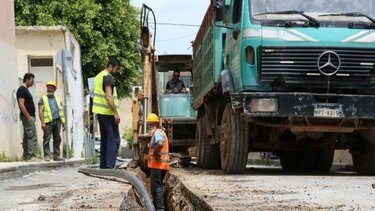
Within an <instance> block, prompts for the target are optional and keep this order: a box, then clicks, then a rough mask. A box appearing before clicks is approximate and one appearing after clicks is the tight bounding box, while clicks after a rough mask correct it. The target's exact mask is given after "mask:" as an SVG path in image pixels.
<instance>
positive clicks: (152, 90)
mask: <svg viewBox="0 0 375 211" xmlns="http://www.w3.org/2000/svg"><path fill="white" fill-rule="evenodd" d="M149 20H151V21H149ZM150 23H153V25H152V26H150V25H149V24H150ZM140 31H141V35H140V45H141V59H142V60H141V62H142V64H141V67H142V73H143V78H142V90H141V91H140V92H139V93H135V94H137V95H140V94H141V93H142V95H143V96H142V97H140V98H138V99H139V100H137V99H135V100H134V101H133V106H132V112H133V114H132V115H133V125H132V127H133V146H132V147H133V148H132V152H133V160H132V162H131V164H130V165H131V167H136V166H140V167H141V168H142V170H147V158H148V157H147V153H148V144H149V142H150V139H151V135H150V134H148V133H147V126H146V117H147V114H149V113H155V114H156V115H158V116H159V117H160V119H161V121H160V124H161V125H160V126H161V127H162V128H163V129H164V130H165V132H166V134H167V136H168V139H169V145H170V146H169V149H170V153H178V154H179V155H180V156H183V157H188V156H189V148H190V147H194V146H195V129H196V112H195V111H194V110H193V107H192V106H191V104H192V95H191V91H192V85H191V72H192V56H191V55H159V56H157V55H155V36H156V18H155V14H154V12H153V11H152V9H151V8H150V7H148V6H147V5H145V4H143V7H142V10H141V19H140ZM174 71H178V72H180V76H181V77H180V80H182V81H183V82H184V84H185V87H186V92H184V93H174V94H167V93H166V92H165V88H166V84H167V82H168V80H169V79H170V78H171V76H172V74H173V72H174Z"/></svg>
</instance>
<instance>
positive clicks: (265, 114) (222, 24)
mask: <svg viewBox="0 0 375 211" xmlns="http://www.w3.org/2000/svg"><path fill="white" fill-rule="evenodd" d="M374 6H375V1H374V0H361V1H356V2H353V1H349V0H342V1H336V0H334V1H321V0H311V1H303V0H287V1H283V2H282V3H280V1H278V0H216V1H214V5H212V7H213V8H214V9H212V7H211V8H209V9H208V11H207V13H206V16H205V19H204V20H203V22H202V26H201V29H200V30H199V32H198V35H197V37H196V40H195V43H194V44H193V54H194V55H193V57H194V65H195V66H194V68H193V76H194V77H196V78H195V80H193V82H194V86H195V87H196V89H195V90H194V100H193V105H194V108H195V109H197V110H198V124H204V125H205V128H204V130H200V131H197V137H199V138H200V140H198V145H199V146H198V155H201V157H200V158H198V163H202V162H203V164H202V165H201V166H203V167H204V166H206V167H208V168H216V167H217V165H215V163H218V162H216V161H215V162H209V161H208V160H217V159H218V157H219V159H220V162H219V163H221V168H222V169H223V170H224V172H226V173H237V172H241V171H242V170H243V169H244V168H245V166H246V161H247V154H248V152H250V151H251V152H258V151H261V152H262V151H276V152H278V154H279V155H280V160H281V164H282V166H283V168H284V169H287V170H316V171H327V170H329V169H330V167H331V165H332V159H333V153H334V150H335V149H350V151H351V153H352V157H353V163H354V168H355V169H356V170H357V172H359V173H370V174H375V133H374V132H375V131H374V130H373V127H374V124H375V112H374V111H373V106H374V105H375V95H374V94H375V80H374V79H375V66H374V65H375V63H374V61H375V60H374V59H375V42H374V41H375V39H374V37H375V20H374V18H375V10H374V9H373V8H374ZM207 46H208V47H209V48H212V49H213V50H212V53H211V51H207V50H204V49H207ZM207 52H208V53H207ZM208 54H210V55H211V57H208V56H207V55H208ZM207 58H212V59H211V62H212V65H211V64H210V65H208V66H209V68H207V67H205V65H201V66H200V65H199V64H200V61H201V60H204V59H207ZM206 64H207V62H206ZM206 66H207V65H206ZM205 81H208V82H205ZM243 149H247V150H243ZM212 152H215V153H212ZM212 154H216V155H212ZM205 155H209V157H210V158H207V156H205ZM207 163H208V164H207Z"/></svg>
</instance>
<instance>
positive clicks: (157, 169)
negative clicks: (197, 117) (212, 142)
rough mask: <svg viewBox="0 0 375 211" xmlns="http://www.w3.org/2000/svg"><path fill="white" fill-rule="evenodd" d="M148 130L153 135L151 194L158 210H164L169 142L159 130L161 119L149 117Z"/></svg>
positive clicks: (149, 157)
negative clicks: (164, 186)
mask: <svg viewBox="0 0 375 211" xmlns="http://www.w3.org/2000/svg"><path fill="white" fill-rule="evenodd" d="M146 122H147V129H148V132H149V134H151V135H152V137H151V140H150V144H149V146H150V149H149V152H148V165H147V166H148V168H149V169H150V181H151V194H152V198H153V199H154V206H155V209H156V210H164V189H163V180H164V177H165V175H166V173H167V172H168V171H169V162H170V161H169V155H168V152H169V146H168V145H169V142H168V137H167V135H166V134H165V132H164V131H163V130H162V129H159V117H158V116H157V115H156V114H154V113H150V114H148V115H147V119H146Z"/></svg>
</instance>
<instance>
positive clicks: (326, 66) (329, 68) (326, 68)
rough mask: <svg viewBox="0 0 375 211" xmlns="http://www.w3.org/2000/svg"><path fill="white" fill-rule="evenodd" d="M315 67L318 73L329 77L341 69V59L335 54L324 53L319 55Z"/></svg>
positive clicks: (330, 52)
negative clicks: (316, 66)
mask: <svg viewBox="0 0 375 211" xmlns="http://www.w3.org/2000/svg"><path fill="white" fill-rule="evenodd" d="M317 65H318V70H319V72H321V73H322V74H323V75H326V76H331V75H333V74H335V73H337V71H339V69H340V67H341V59H340V56H339V55H338V54H337V53H336V52H334V51H325V52H323V53H322V54H320V56H319V58H318V61H317Z"/></svg>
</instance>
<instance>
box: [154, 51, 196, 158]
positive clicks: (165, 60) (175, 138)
mask: <svg viewBox="0 0 375 211" xmlns="http://www.w3.org/2000/svg"><path fill="white" fill-rule="evenodd" d="M156 67H157V71H158V74H157V75H158V79H159V80H158V81H159V84H158V94H157V95H158V103H159V106H158V107H159V116H160V117H161V119H162V127H163V128H165V129H166V131H167V135H168V139H169V140H170V151H171V152H179V153H181V154H185V155H187V154H188V148H189V147H192V146H194V145H195V127H196V111H194V109H193V107H192V105H191V104H192V95H191V89H192V83H191V70H192V57H191V55H159V56H157V59H156ZM176 72H178V73H179V75H180V77H179V80H181V81H182V82H183V84H184V86H185V89H184V91H183V92H177V93H176V92H171V93H169V92H166V89H167V83H168V81H170V80H172V78H173V74H174V73H176Z"/></svg>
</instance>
